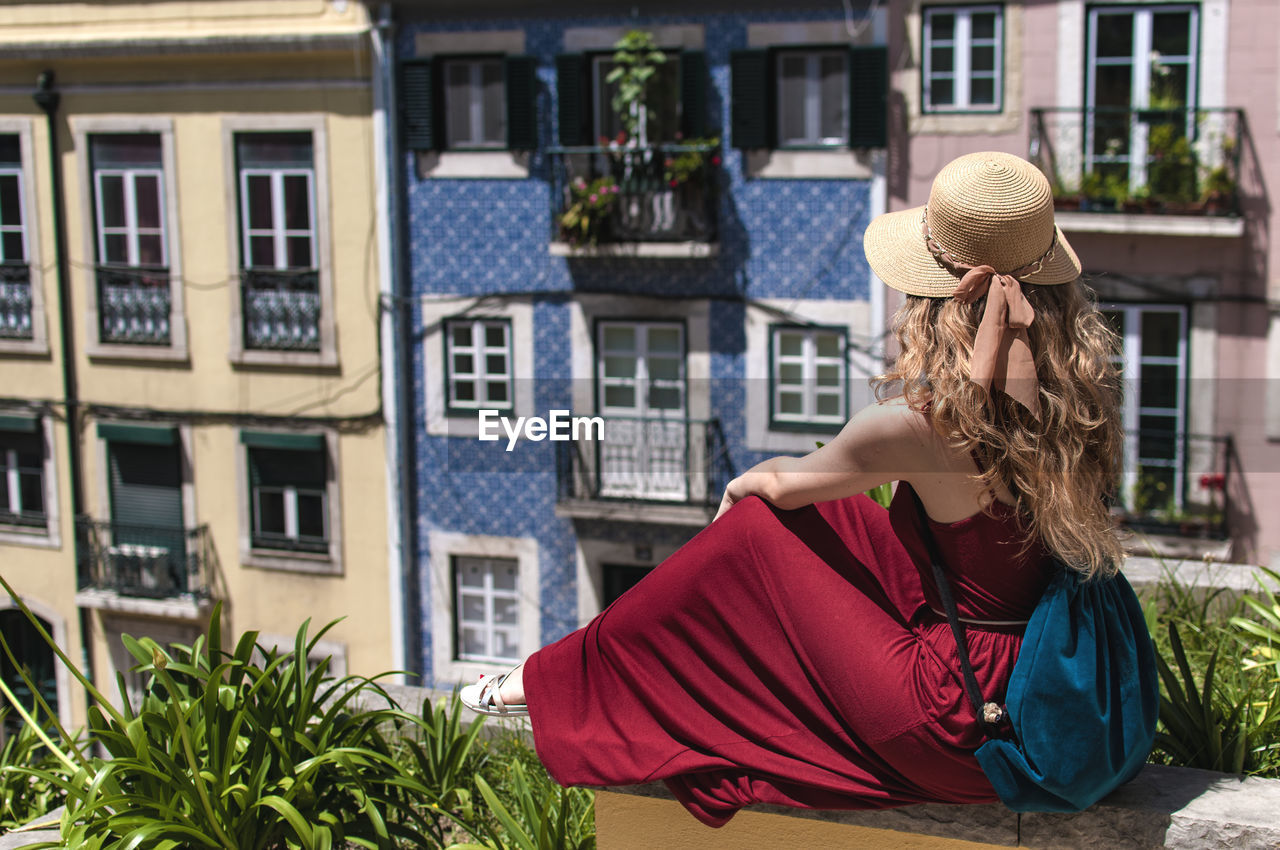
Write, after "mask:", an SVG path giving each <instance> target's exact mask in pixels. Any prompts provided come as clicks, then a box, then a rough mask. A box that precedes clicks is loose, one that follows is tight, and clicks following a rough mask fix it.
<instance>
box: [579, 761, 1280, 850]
mask: <svg viewBox="0 0 1280 850" xmlns="http://www.w3.org/2000/svg"><path fill="white" fill-rule="evenodd" d="M609 795H617V799H618V800H621V801H622V802H624V803H625V798H627V797H631V798H636V797H639V798H648V799H649V800H662V801H665V802H668V803H669V805H664V806H663V808H662V809H661V815H662V817H663V818H664V819H665V818H669V819H670V820H671V828H672V829H671V832H670V834H671V835H675V834H677V833H684V832H686V831H687V830H686V829H685V826H687V823H690V822H691V823H694V824H695V825H696V826H697V827H698V828H699V830H700V831H699V830H695V831H693V832H690V833H689V834H690V836H701V838H700V839H698V838H693V837H691V839H690V841H689V843H688V844H683V843H679V844H677V843H664V847H666V848H668V849H669V850H678V848H681V847H686V846H687V847H689V848H690V850H693V848H694V847H697V848H699V850H705V848H707V847H709V846H718V841H717V840H716V839H714V838H713V836H715V834H716V833H717V832H719V831H717V830H707V829H705V828H702V827H701V825H698V824H696V822H695V821H693V819H692V817H691V816H690V815H688V814H687V813H686V812H685V811H684V810H683V809H682V808H681V807H680V805H679V804H678V803H676V802H675V799H674V798H673V797H672V796H671V794H670V793H669V792H668V791H667V789H666V787H665V786H663V785H661V784H651V785H639V786H626V787H620V788H610V789H607V792H606V794H605V795H604V797H603V799H599V800H598V802H597V821H598V826H599V828H600V830H601V831H600V836H599V846H600V848H601V850H622V848H629V847H636V848H639V847H642V846H645V845H643V844H641V843H634V842H633V841H630V840H629V839H627V838H626V837H619V836H610V835H608V834H606V832H607V829H608V828H609V823H610V821H611V820H613V819H614V818H613V813H612V812H606V816H605V818H604V820H603V822H601V821H600V804H601V803H603V804H604V806H605V807H606V809H607V808H609V807H611V806H612V805H613V803H614V802H615V801H614V800H613V799H611V798H610V797H609ZM1278 812H1280V780H1276V779H1260V778H1257V777H1240V776H1234V775H1229V774H1222V773H1214V772H1212V771H1207V770H1193V769H1190V768H1182V767H1163V766H1160V765H1147V766H1146V767H1145V768H1144V769H1143V771H1142V773H1141V774H1139V775H1138V777H1137V778H1136V779H1135V780H1134V781H1133V782H1130V783H1129V784H1128V785H1125V786H1124V787H1123V788H1121V789H1119V790H1118V791H1116V792H1115V793H1114V794H1112V795H1110V796H1109V797H1107V798H1106V799H1105V800H1103V801H1102V802H1101V803H1099V804H1098V805H1096V806H1094V807H1093V808H1091V809H1089V810H1087V811H1084V812H1080V813H1079V814H1024V815H1018V814H1016V813H1014V812H1011V811H1009V810H1008V809H1006V808H1004V807H1003V806H1000V805H981V806H944V805H922V806H905V807H903V808H900V809H885V810H882V811H865V812H862V811H810V810H804V809H790V808H786V807H782V806H754V807H752V808H751V809H748V810H745V811H744V812H743V813H742V815H746V814H750V813H754V814H764V815H771V816H774V817H777V818H789V819H792V820H793V821H794V822H795V823H794V824H793V825H792V828H791V829H790V830H788V832H789V834H791V835H795V836H797V837H799V836H801V835H802V834H806V833H807V830H806V828H805V825H804V822H805V821H809V822H818V823H817V824H816V825H815V827H814V828H816V829H819V830H822V829H824V828H825V827H826V826H827V825H837V824H838V825H841V826H843V827H848V828H850V829H851V830H852V832H851V834H850V837H851V838H852V837H853V832H857V831H858V830H878V831H886V832H887V833H889V834H891V835H892V838H891V839H886V843H890V842H891V844H892V846H901V847H908V846H910V847H917V846H918V847H946V846H949V845H951V842H956V844H955V845H954V846H957V847H959V846H961V845H960V843H961V842H964V843H965V844H966V845H967V846H970V847H972V845H973V843H977V844H985V845H987V846H991V847H1041V848H1050V847H1052V848H1057V850H1077V849H1078V850H1085V848H1088V850H1093V848H1108V850H1112V848H1114V850H1139V849H1140V848H1142V849H1143V850H1145V848H1153V847H1176V848H1188V850H1201V848H1203V850H1227V848H1231V850H1264V848H1268V850H1274V848H1276V847H1280V816H1278V815H1277V813H1278ZM742 815H739V817H742ZM648 816H649V817H650V818H653V817H654V816H655V810H654V809H653V808H649V810H648ZM737 820H738V818H735V819H734V821H731V822H730V823H729V825H728V826H727V827H725V830H729V829H733V827H734V823H735V822H736V821H737ZM650 829H651V830H652V833H658V832H663V833H664V834H667V830H666V825H665V824H663V823H660V822H653V821H652V820H651V821H650ZM828 831H829V830H828ZM652 833H651V834H652ZM864 837H865V836H864ZM708 841H711V844H708V843H707V842H708ZM842 843H846V844H847V842H842ZM724 846H732V845H730V844H725V845H724ZM795 846H801V845H799V844H797V845H795ZM848 846H852V845H848Z"/></svg>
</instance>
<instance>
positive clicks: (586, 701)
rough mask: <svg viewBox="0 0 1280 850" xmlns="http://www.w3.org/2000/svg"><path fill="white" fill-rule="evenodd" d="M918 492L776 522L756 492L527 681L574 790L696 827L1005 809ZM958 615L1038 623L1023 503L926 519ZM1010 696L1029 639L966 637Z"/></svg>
mask: <svg viewBox="0 0 1280 850" xmlns="http://www.w3.org/2000/svg"><path fill="white" fill-rule="evenodd" d="M908 486H909V485H906V484H905V483H904V484H900V485H899V487H898V493H897V495H896V496H895V498H894V500H893V504H892V506H891V508H890V509H889V510H888V511H885V510H884V509H883V508H881V507H880V506H878V505H876V504H875V503H874V502H872V501H871V500H870V499H868V498H866V497H865V496H854V497H852V498H849V499H842V500H839V501H834V502H826V503H822V504H818V505H813V506H810V507H806V508H802V509H800V510H795V511H783V510H779V509H777V508H774V507H773V506H771V505H769V504H768V503H766V502H764V501H762V500H761V499H759V498H755V497H752V498H750V499H746V500H744V501H743V502H741V503H740V504H738V505H735V506H734V508H733V509H732V510H731V511H729V512H728V513H727V514H726V515H725V516H723V517H721V518H720V519H719V520H717V521H716V522H715V523H713V524H711V525H710V526H708V527H707V528H706V529H704V530H703V531H701V532H700V533H699V534H698V535H697V536H696V537H694V539H693V540H691V541H690V542H689V543H688V544H686V545H685V546H684V547H683V548H681V549H680V550H679V551H678V552H676V553H675V554H674V555H672V556H671V557H670V558H668V559H667V560H666V561H665V562H663V563H662V564H661V565H660V566H658V567H657V568H656V569H654V570H653V572H652V573H650V574H649V575H648V576H647V577H645V579H644V580H643V581H641V582H640V583H639V584H638V585H636V586H635V587H634V588H632V589H631V590H630V591H628V592H627V593H626V594H624V595H623V596H622V598H620V599H619V600H618V601H617V602H615V603H614V604H613V605H611V606H610V607H609V608H608V609H606V610H605V611H604V612H603V613H601V614H600V616H598V617H596V618H595V620H593V621H592V622H591V623H590V624H588V625H587V626H586V627H584V628H582V629H579V630H578V631H576V632H574V633H573V634H571V635H569V636H567V637H565V638H564V639H562V640H560V641H558V642H557V643H555V644H552V645H551V646H548V647H545V648H543V649H542V650H540V651H539V652H537V653H535V654H534V655H533V656H532V657H531V658H530V659H529V660H528V662H527V665H526V667H525V674H524V683H525V690H526V697H527V700H528V704H529V713H530V721H531V723H532V725H533V736H534V744H535V746H536V748H537V752H538V756H539V758H540V759H541V760H542V763H543V764H544V765H545V766H546V768H547V770H548V771H549V772H550V774H551V776H553V777H554V778H555V779H556V780H557V781H558V782H560V783H561V784H563V785H594V786H607V785H627V784H634V783H640V782H650V781H656V780H665V781H666V783H667V785H668V786H669V787H670V788H671V790H672V792H673V793H674V794H675V796H676V798H677V799H679V800H680V802H681V803H683V804H684V806H685V807H686V808H687V809H688V810H689V811H690V812H691V813H692V814H693V815H694V817H696V818H698V819H699V820H700V821H702V822H703V823H706V824H709V825H711V826H721V825H723V824H724V823H726V822H727V821H728V820H729V819H730V818H731V817H733V815H734V813H735V812H736V811H737V810H738V809H740V808H742V807H743V806H749V805H751V804H753V803H779V804H783V805H790V806H800V807H805V808H822V809H841V808H844V809H876V808H889V807H892V806H901V805H906V804H909V803H923V802H946V803H981V802H991V801H994V800H995V799H996V797H995V793H994V792H993V791H992V788H991V785H990V784H989V783H988V782H987V780H986V777H985V776H984V775H983V773H982V770H981V768H979V766H978V763H977V760H976V759H975V758H974V756H973V752H974V750H975V749H977V747H978V746H979V745H980V744H981V743H982V742H983V738H982V735H981V733H980V732H979V730H978V729H977V727H976V724H975V722H974V713H973V708H972V706H971V705H970V704H969V702H968V699H967V697H966V696H965V693H964V687H963V685H962V682H961V674H960V662H959V658H958V655H957V650H956V643H955V639H954V638H953V637H952V635H951V631H950V629H949V627H948V625H947V622H946V618H945V616H944V615H941V614H939V613H937V612H939V611H941V610H942V605H941V603H940V601H939V600H938V598H937V592H936V589H935V587H934V582H933V579H932V573H931V569H930V566H929V562H928V556H927V554H926V551H925V548H924V544H923V541H922V539H921V537H920V527H919V518H918V515H917V514H916V511H915V506H914V504H913V500H912V498H911V494H910V493H909V492H907V489H908ZM931 524H932V527H933V532H934V534H935V536H936V537H937V540H938V543H939V546H940V548H941V550H942V552H943V555H944V557H945V559H946V562H947V567H948V571H949V575H950V578H951V582H952V587H953V590H954V594H955V597H956V604H957V607H958V609H959V612H960V616H961V617H964V618H971V619H977V620H984V621H1008V620H1026V619H1027V617H1029V616H1030V614H1031V611H1032V609H1033V608H1034V607H1035V605H1036V602H1037V601H1038V600H1039V598H1040V595H1041V593H1042V592H1043V591H1044V588H1045V586H1046V585H1047V583H1048V580H1049V560H1048V558H1047V556H1046V555H1045V552H1044V550H1043V548H1042V547H1039V546H1032V547H1025V546H1024V544H1023V535H1022V534H1021V532H1020V530H1019V524H1018V519H1017V515H1016V513H1015V512H1014V510H1013V509H1011V508H1009V507H1008V506H1005V505H1003V504H1002V503H996V505H995V507H994V515H987V514H982V513H979V514H976V515H974V516H972V517H969V518H967V519H963V520H960V521H959V522H955V523H936V522H934V523H931ZM967 633H968V643H969V652H970V655H971V657H972V661H973V667H974V671H975V673H976V674H977V677H978V682H979V684H980V685H981V690H982V693H983V694H984V695H986V697H987V698H988V699H995V700H997V701H1001V700H1002V698H1003V695H1004V691H1005V687H1006V685H1007V682H1008V678H1009V674H1010V672H1011V671H1012V669H1013V663H1014V660H1015V659H1016V658H1017V655H1018V647H1019V645H1020V644H1021V641H1022V636H1021V627H1019V626H1012V627H1010V626H993V625H981V626H974V625H970V626H968V627H967Z"/></svg>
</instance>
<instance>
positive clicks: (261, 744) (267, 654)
mask: <svg viewBox="0 0 1280 850" xmlns="http://www.w3.org/2000/svg"><path fill="white" fill-rule="evenodd" d="M0 585H3V586H4V588H5V590H7V591H8V592H9V593H10V595H11V596H13V597H14V598H15V599H18V597H17V596H16V594H14V592H13V590H12V588H10V587H9V585H8V583H7V582H5V581H4V579H3V578H0ZM19 606H20V607H21V609H22V611H23V613H24V614H25V615H26V616H27V619H28V620H29V621H30V622H32V624H33V625H35V626H36V628H37V630H38V631H39V632H40V634H41V636H42V637H43V638H44V640H45V641H46V643H48V645H49V646H50V647H51V648H52V649H53V651H54V652H55V653H56V654H57V655H58V658H59V659H60V660H61V661H62V663H63V664H65V665H66V666H67V668H68V670H69V671H70V672H71V675H72V676H73V677H75V679H76V680H77V681H79V683H80V684H81V685H82V686H83V687H84V689H85V690H86V692H87V693H88V695H89V699H90V707H89V733H90V737H91V739H92V740H94V741H95V742H96V743H97V744H98V745H99V746H100V747H101V748H102V749H103V750H105V751H106V753H107V756H108V757H107V758H102V757H99V756H96V755H94V756H91V755H89V754H88V752H87V751H86V750H85V748H83V747H82V746H80V745H79V744H78V743H77V742H76V741H75V740H74V739H72V738H71V736H69V735H68V734H67V733H66V731H65V730H64V729H62V728H61V727H60V726H58V725H57V721H56V717H52V716H51V717H50V718H49V719H50V723H51V724H53V725H54V728H55V729H56V731H57V734H58V736H59V737H60V739H61V746H59V744H58V743H55V742H54V740H53V738H52V736H51V735H42V736H41V740H42V741H43V742H44V743H45V745H46V746H48V747H49V748H50V750H51V752H52V753H53V754H54V756H55V757H56V758H57V759H58V761H59V762H60V763H61V765H62V767H63V768H65V772H62V771H58V772H55V771H51V770H31V771H29V774H30V775H32V776H34V777H38V778H40V779H44V780H47V781H51V782H53V783H55V784H57V785H58V786H59V787H60V788H61V789H62V790H63V791H64V792H65V793H66V810H65V813H64V815H63V817H62V823H61V832H62V840H63V842H65V843H67V844H69V845H71V846H75V847H85V848H122V850H123V848H130V849H131V848H135V847H139V848H152V847H154V848H172V847H219V848H245V850H248V848H254V850H257V848H263V850H266V848H307V850H312V848H314V850H323V848H330V847H333V846H342V845H343V844H344V842H345V843H347V844H350V845H356V846H361V847H377V848H391V847H394V846H396V843H397V842H399V841H410V842H415V841H416V842H419V843H423V842H425V841H427V840H428V839H429V837H430V835H431V830H430V829H429V825H428V824H427V823H425V819H426V817H427V816H426V815H423V814H421V813H420V811H419V810H420V808H421V806H420V802H421V800H423V799H428V798H429V796H430V792H429V789H428V788H426V787H425V786H424V785H422V784H421V783H420V782H418V781H417V780H415V779H413V778H412V777H411V776H409V775H407V774H406V772H405V771H404V770H403V769H402V768H401V766H400V765H399V764H398V763H397V761H396V760H395V759H394V758H393V755H392V751H391V746H390V744H389V743H388V740H387V738H386V737H385V735H384V729H385V730H400V729H402V728H404V727H405V726H406V725H414V724H415V723H416V718H414V717H412V716H411V715H409V714H406V713H405V712H403V711H400V710H399V708H397V707H395V705H394V702H392V701H391V700H390V698H389V697H388V696H387V695H386V693H385V691H383V690H382V688H381V687H379V686H378V685H377V684H376V683H375V682H374V681H373V680H371V679H367V678H364V677H358V676H347V677H344V678H342V679H335V678H334V677H332V676H330V675H329V674H328V659H323V660H321V661H319V662H318V663H316V664H315V666H314V668H312V667H310V666H309V665H308V657H309V655H310V654H311V653H312V652H313V651H314V649H315V647H316V644H317V642H318V641H319V640H321V638H322V637H323V635H324V634H325V633H326V632H327V631H328V629H329V628H331V627H332V626H333V625H334V624H333V623H330V624H329V625H328V626H325V627H324V628H322V629H321V630H320V631H319V632H317V633H316V635H315V636H314V637H310V638H309V637H308V634H307V632H308V628H309V622H308V623H304V624H303V625H302V626H301V627H300V628H299V630H298V632H297V635H296V638H295V641H294V645H293V649H292V651H290V652H285V653H280V652H278V651H277V650H275V649H274V648H269V647H263V646H261V645H259V644H257V642H256V639H257V634H256V633H255V632H247V633H245V634H244V635H243V636H242V637H241V638H240V639H239V641H237V643H236V644H235V647H234V648H233V649H231V650H230V651H227V650H224V648H223V644H222V635H221V626H220V620H221V607H220V606H215V607H214V611H213V614H212V616H211V618H210V621H209V626H208V638H207V639H206V638H203V637H202V638H198V639H197V640H196V641H195V643H194V644H193V645H192V646H190V647H185V646H174V647H172V648H171V649H170V650H168V651H166V650H165V649H164V648H162V647H160V646H159V645H158V644H157V643H156V642H155V641H153V640H151V639H149V638H143V639H141V640H135V639H133V638H131V637H127V636H126V637H125V638H124V642H125V646H126V647H127V649H128V651H129V652H130V654H132V655H133V656H134V658H136V659H137V660H138V662H139V666H138V668H136V669H138V670H140V671H142V672H144V673H147V674H149V678H148V680H147V683H146V687H145V691H144V694H143V697H142V699H141V703H140V705H139V706H138V707H137V708H136V709H135V708H134V707H133V706H131V705H130V704H129V701H128V697H127V694H126V692H125V688H124V680H123V677H121V678H120V679H119V687H120V695H121V700H122V707H121V708H116V707H115V706H114V705H113V704H112V702H111V700H110V699H109V698H108V697H107V696H106V695H105V694H103V693H102V692H101V691H99V690H98V689H97V688H96V687H95V686H94V685H93V683H92V682H90V681H89V680H88V679H87V678H86V677H85V675H84V674H83V673H82V672H81V671H80V670H79V669H78V668H77V667H76V666H75V665H74V664H73V663H72V662H71V660H70V659H69V658H68V657H67V656H66V654H65V653H64V652H63V651H62V650H61V649H60V648H59V647H58V645H57V644H56V643H55V642H54V641H53V640H52V639H51V638H50V637H49V635H48V634H47V633H46V632H45V631H44V629H43V628H42V627H41V626H40V624H39V622H38V620H37V619H36V618H35V617H34V615H32V614H31V613H30V611H29V610H27V609H26V607H25V606H24V605H22V603H21V601H20V600H19ZM6 651H7V650H6ZM0 689H3V690H4V691H5V692H6V694H5V695H6V696H7V697H9V698H10V699H12V695H11V694H10V693H8V688H7V686H6V685H5V684H4V683H3V682H2V681H0ZM361 698H372V699H378V700H381V701H382V703H383V704H384V705H387V706H389V707H387V708H377V709H364V708H361V707H359V705H358V704H357V703H358V700H360V699H361ZM15 708H16V710H18V711H19V713H20V714H23V719H24V720H25V721H26V722H27V723H28V724H30V725H32V726H33V727H35V728H37V729H38V727H36V721H35V720H34V718H32V717H31V716H30V714H29V713H27V712H25V711H24V710H23V709H22V707H21V706H15ZM44 710H45V711H46V712H47V711H48V706H44ZM38 734H39V733H38ZM68 776H69V778H67V777H68ZM45 846H55V845H45Z"/></svg>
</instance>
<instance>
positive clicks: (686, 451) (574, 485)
mask: <svg viewBox="0 0 1280 850" xmlns="http://www.w3.org/2000/svg"><path fill="white" fill-rule="evenodd" d="M602 418H603V422H604V428H603V431H604V434H603V439H600V438H599V436H600V435H599V434H598V433H596V432H592V433H591V434H587V435H585V436H586V437H588V439H577V440H566V441H562V442H557V443H556V448H557V455H556V461H557V476H556V477H557V486H558V493H557V495H558V499H559V501H562V502H564V501H570V500H585V501H594V500H626V501H644V502H664V503H673V504H685V505H704V506H714V505H715V504H716V503H717V502H718V501H719V499H720V496H721V494H722V493H723V492H724V488H725V486H726V485H727V484H728V483H729V480H730V479H732V478H733V475H734V472H733V463H732V461H731V460H730V458H729V452H728V447H727V445H726V444H725V439H724V432H723V430H722V429H721V427H720V420H718V419H684V418H679V419H669V418H668V419H664V418H658V417H624V416H606V417H602Z"/></svg>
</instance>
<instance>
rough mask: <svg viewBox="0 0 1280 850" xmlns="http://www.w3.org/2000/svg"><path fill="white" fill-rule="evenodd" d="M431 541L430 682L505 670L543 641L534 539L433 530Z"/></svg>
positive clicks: (466, 679)
mask: <svg viewBox="0 0 1280 850" xmlns="http://www.w3.org/2000/svg"><path fill="white" fill-rule="evenodd" d="M426 544H427V549H428V551H429V552H430V564H429V569H428V575H429V579H430V582H431V587H430V600H431V601H430V605H431V619H430V630H431V658H430V665H431V672H430V678H431V679H432V680H434V681H435V682H436V683H437V684H439V685H445V684H452V683H456V682H474V681H475V680H476V677H478V676H480V675H483V674H492V673H501V672H506V670H508V669H510V667H511V665H512V664H513V663H515V662H516V661H519V660H520V659H521V658H524V657H526V656H528V655H529V654H530V653H531V652H533V651H534V650H535V649H537V648H538V647H539V646H541V645H542V644H543V642H544V640H543V636H542V632H541V629H542V611H541V607H540V605H539V594H540V591H541V585H540V578H539V576H540V572H539V563H538V560H539V556H538V541H537V540H535V539H534V538H532V537H496V536H489V535H482V534H460V533H458V532H453V531H441V530H432V531H428V532H427V535H426Z"/></svg>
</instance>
